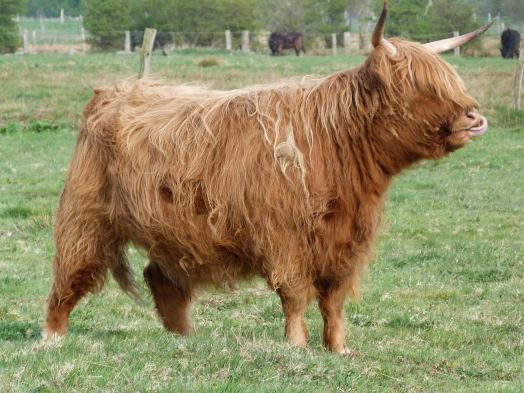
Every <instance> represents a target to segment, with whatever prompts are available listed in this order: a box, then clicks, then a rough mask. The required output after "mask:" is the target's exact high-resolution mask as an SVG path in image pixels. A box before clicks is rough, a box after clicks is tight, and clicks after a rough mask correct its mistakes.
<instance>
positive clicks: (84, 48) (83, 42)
mask: <svg viewBox="0 0 524 393" xmlns="http://www.w3.org/2000/svg"><path fill="white" fill-rule="evenodd" d="M80 39H81V40H82V52H87V46H86V31H85V30H84V28H83V27H81V28H80Z"/></svg>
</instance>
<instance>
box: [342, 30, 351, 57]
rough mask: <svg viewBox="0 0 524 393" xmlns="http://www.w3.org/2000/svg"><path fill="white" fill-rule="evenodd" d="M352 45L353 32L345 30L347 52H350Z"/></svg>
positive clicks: (345, 48)
mask: <svg viewBox="0 0 524 393" xmlns="http://www.w3.org/2000/svg"><path fill="white" fill-rule="evenodd" d="M350 46H351V34H350V33H349V31H345V32H344V50H345V51H346V54H349V52H350Z"/></svg>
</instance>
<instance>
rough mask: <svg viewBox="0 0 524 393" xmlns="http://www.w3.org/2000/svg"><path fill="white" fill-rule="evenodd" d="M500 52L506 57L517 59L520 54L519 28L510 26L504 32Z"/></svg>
mask: <svg viewBox="0 0 524 393" xmlns="http://www.w3.org/2000/svg"><path fill="white" fill-rule="evenodd" d="M500 43H501V44H502V48H500V54H501V55H502V57H503V58H505V59H513V57H516V58H517V59H518V58H519V56H520V33H519V32H518V31H517V30H513V29H510V28H509V27H508V28H507V29H506V30H504V31H503V32H502V36H501V37H500Z"/></svg>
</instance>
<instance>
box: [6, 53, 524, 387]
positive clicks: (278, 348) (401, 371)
mask: <svg viewBox="0 0 524 393" xmlns="http://www.w3.org/2000/svg"><path fill="white" fill-rule="evenodd" d="M209 55H213V56H215V57H217V58H218V59H219V63H220V65H219V66H217V67H209V68H202V67H199V66H198V65H197V64H198V62H199V61H200V60H201V59H203V58H204V57H206V56H209ZM362 60H363V59H362V58H359V57H343V56H340V57H301V58H295V57H292V56H288V57H282V58H270V57H268V56H260V55H254V56H244V55H240V54H234V55H228V54H225V53H220V52H214V53H210V52H201V51H188V52H177V53H176V54H175V55H172V56H169V57H167V58H166V57H161V56H155V58H154V59H153V62H154V70H155V71H156V72H157V74H158V76H159V77H162V78H164V79H166V80H174V81H179V82H182V81H183V82H188V81H200V82H203V83H206V84H208V85H209V86H212V87H215V88H234V87H240V86H243V85H246V84H250V83H265V82H268V81H274V80H278V79H281V78H282V77H288V76H295V75H297V76H300V75H305V74H320V75H323V74H327V73H329V72H332V71H335V70H338V69H343V68H347V67H350V66H353V65H356V64H359V63H361V62H362ZM449 60H450V61H452V62H453V64H454V65H455V66H456V67H457V68H458V70H459V72H460V73H461V75H462V76H463V77H464V79H465V80H466V83H467V85H468V86H469V87H470V92H471V93H472V95H474V96H475V97H477V98H478V100H479V101H480V103H481V104H482V108H483V112H484V113H485V114H487V116H488V117H489V119H490V121H491V125H492V127H491V131H490V132H489V133H488V134H487V135H486V136H484V137H483V138H481V139H479V140H476V141H474V142H473V143H471V145H470V146H468V147H467V148H466V149H463V150H461V151H459V152H457V153H455V154H453V155H452V156H450V157H449V158H446V159H444V160H441V161H438V162H427V163H423V164H421V165H419V166H418V167H417V168H414V169H413V170H410V171H407V172H406V173H404V174H403V175H402V176H400V177H399V178H398V179H397V181H396V182H395V184H394V186H393V187H392V190H391V191H390V193H389V197H388V201H387V209H386V214H385V217H384V225H383V229H382V231H381V235H380V236H379V239H378V241H377V244H376V256H375V258H374V260H373V262H372V263H371V265H370V268H369V273H368V275H367V278H366V279H365V281H364V283H363V295H362V299H361V300H360V301H359V302H348V303H347V304H346V306H345V312H346V319H347V324H348V329H349V332H350V336H349V339H348V344H349V347H350V348H351V349H352V350H353V351H354V352H355V356H353V357H339V356H336V355H332V354H331V353H328V352H326V351H325V350H324V349H323V347H322V345H321V339H320V332H321V318H320V315H319V313H318V311H317V309H316V307H314V305H312V306H311V307H310V308H309V309H308V312H307V322H308V325H309V327H310V331H311V342H310V345H309V346H308V348H307V349H294V348H291V347H289V346H288V345H287V344H286V343H285V341H284V339H283V316H282V312H281V307H280V302H279V300H278V298H277V296H276V295H275V294H273V293H272V292H271V291H269V290H268V289H267V288H266V287H265V286H264V285H263V283H262V282H261V281H258V280H255V281H254V282H251V283H243V284H241V285H240V288H239V289H238V290H237V291H235V293H233V294H229V293H227V292H221V291H217V290H210V291H209V292H207V293H204V294H203V295H202V296H201V297H200V298H199V299H198V301H197V302H196V304H195V307H194V311H193V314H194V323H195V327H196V332H195V334H194V335H192V336H190V337H184V338H182V337H178V336H172V335H170V334H168V333H166V332H165V331H164V330H163V329H162V328H161V326H160V323H159V322H158V321H157V320H156V317H155V314H154V311H153V306H152V303H151V300H150V299H149V297H148V295H147V293H146V290H145V289H143V294H144V297H145V299H146V305H145V306H139V305H137V304H135V303H133V302H132V301H131V300H130V299H128V298H127V297H125V296H124V295H123V294H122V293H121V292H120V291H119V290H118V288H117V287H116V285H115V284H114V282H113V281H112V280H110V281H109V284H108V285H107V286H106V287H105V288H104V290H103V291H102V292H101V294H100V295H97V296H91V297H88V298H87V299H86V300H84V301H83V302H82V303H81V304H80V305H79V306H78V307H77V308H76V309H75V311H74V312H73V314H72V317H71V320H70V334H69V336H67V338H65V339H64V340H62V341H60V342H58V343H56V344H54V345H49V346H44V345H43V344H42V343H41V341H40V326H41V324H42V321H43V309H44V304H45V300H46V296H47V292H48V289H49V286H50V282H51V264H50V261H51V259H52V256H53V244H52V231H51V223H52V216H53V211H54V209H55V208H56V205H57V201H58V196H59V194H60V191H61V187H62V185H63V181H64V174H65V170H66V166H67V162H68V160H69V157H70V155H71V151H72V149H73V146H74V143H75V137H76V127H77V125H78V122H79V119H80V114H81V111H82V107H83V106H84V105H85V103H86V101H87V100H88V99H89V97H90V95H91V91H92V87H93V86H96V85H100V84H104V83H109V82H111V81H112V80H114V79H117V78H122V77H130V76H133V75H134V74H135V73H136V71H137V66H138V61H137V58H136V57H135V56H117V55H102V54H99V55H94V54H93V55H85V56H66V55H63V56H62V55H37V56H24V57H21V56H4V57H0V85H1V89H0V392H64V391H74V392H91V391H110V392H135V391H140V392H149V391H166V392H167V391H170V392H186V391H187V392H189V391H197V392H295V391H297V392H299V391H300V392H347V391H356V392H389V391H391V392H393V391H398V392H405V391H409V392H450V391H459V392H521V391H522V389H523V386H524V373H523V372H524V371H523V361H524V358H523V352H524V180H523V176H522V174H523V169H524V155H523V153H524V114H523V113H517V114H515V113H512V112H511V111H510V110H509V109H507V108H509V106H510V103H511V94H510V92H511V83H512V75H513V71H514V68H515V63H513V62H507V61H502V60H499V59H468V58H463V59H458V60H455V59H449ZM129 253H130V257H131V260H132V262H133V265H134V267H135V270H136V271H137V272H140V270H141V268H143V266H144V265H145V263H146V261H145V258H144V255H143V254H142V253H141V252H140V251H137V250H135V249H134V248H131V249H130V250H129ZM138 275H139V273H137V276H138ZM140 280H141V279H140ZM141 282H142V281H141ZM142 285H143V283H142Z"/></svg>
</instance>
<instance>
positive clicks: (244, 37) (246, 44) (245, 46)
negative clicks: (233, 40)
mask: <svg viewBox="0 0 524 393" xmlns="http://www.w3.org/2000/svg"><path fill="white" fill-rule="evenodd" d="M242 52H244V53H249V52H251V48H250V47H249V30H244V31H242Z"/></svg>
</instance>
